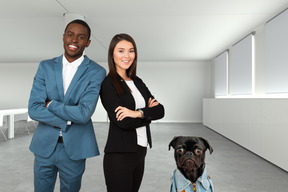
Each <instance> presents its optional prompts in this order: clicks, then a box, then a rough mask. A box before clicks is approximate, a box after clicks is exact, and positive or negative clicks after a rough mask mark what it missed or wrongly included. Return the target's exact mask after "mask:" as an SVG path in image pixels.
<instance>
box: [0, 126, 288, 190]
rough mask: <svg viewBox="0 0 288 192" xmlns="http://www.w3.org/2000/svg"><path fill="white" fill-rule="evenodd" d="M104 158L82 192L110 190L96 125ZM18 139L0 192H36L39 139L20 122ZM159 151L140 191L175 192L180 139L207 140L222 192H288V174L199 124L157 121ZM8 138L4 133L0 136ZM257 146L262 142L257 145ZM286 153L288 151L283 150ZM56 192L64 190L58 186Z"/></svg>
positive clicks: (102, 135)
mask: <svg viewBox="0 0 288 192" xmlns="http://www.w3.org/2000/svg"><path fill="white" fill-rule="evenodd" d="M94 125H95V132H96V137H97V140H98V144H99V146H100V151H101V152H102V154H101V155H100V156H98V157H95V158H90V159H88V160H87V165H86V171H85V174H84V176H83V180H82V190H81V191H82V192H100V191H101V192H103V191H106V188H105V182H104V176H103V169H102V158H103V148H104V145H105V142H106V138H107V132H108V124H107V123H94ZM16 126H18V130H17V132H16V136H15V138H14V139H11V140H8V141H3V140H1V141H0V192H32V191H33V159H34V157H33V154H32V153H31V152H30V151H29V149H28V147H29V144H30V141H31V138H32V135H33V127H32V125H31V127H30V130H31V132H32V134H30V135H27V134H25V132H24V130H25V124H24V123H23V124H21V123H19V124H18V125H16ZM151 129H152V138H153V148H152V149H149V150H148V153H147V156H146V169H145V174H144V179H143V182H142V185H141V189H140V192H155V191H159V192H169V188H170V176H171V174H172V171H173V170H174V169H175V167H176V165H175V162H174V157H173V150H171V151H168V144H169V142H170V141H171V139H172V138H173V137H174V136H179V135H187V136H188V135H189V136H201V137H204V138H206V139H207V140H208V141H209V142H210V144H211V145H212V147H213V148H214V152H213V153H212V154H211V155H209V153H207V154H206V162H207V172H208V174H209V175H210V176H211V178H212V180H213V183H214V186H215V190H216V191H217V192H287V191H288V173H287V172H286V171H283V170H282V169H280V168H278V167H276V166H274V165H272V164H270V163H269V162H267V161H265V160H263V159H262V158H260V157H258V156H257V155H255V154H253V153H251V152H249V151H247V150H245V149H244V148H242V147H240V146H238V145H237V144H235V143H233V142H231V141H229V140H227V139H226V138H224V137H222V136H221V135H219V134H217V133H215V132H214V131H212V130H210V129H209V128H206V127H205V126H203V125H202V124H199V123H198V124H197V123H154V124H152V125H151ZM0 138H1V139H2V135H0ZM255 142H257V141H255ZM283 152H285V150H283ZM55 191H59V182H57V184H56V187H55Z"/></svg>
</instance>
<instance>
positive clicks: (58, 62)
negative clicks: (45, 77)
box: [54, 55, 64, 101]
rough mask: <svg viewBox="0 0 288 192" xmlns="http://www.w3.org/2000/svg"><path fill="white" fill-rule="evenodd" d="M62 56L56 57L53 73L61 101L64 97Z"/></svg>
mask: <svg viewBox="0 0 288 192" xmlns="http://www.w3.org/2000/svg"><path fill="white" fill-rule="evenodd" d="M62 58H63V55H62V56H60V57H57V58H56V59H55V65H54V70H55V75H56V84H57V87H58V94H59V96H60V99H61V101H63V98H64V88H63V77H62Z"/></svg>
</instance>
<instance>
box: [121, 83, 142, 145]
mask: <svg viewBox="0 0 288 192" xmlns="http://www.w3.org/2000/svg"><path fill="white" fill-rule="evenodd" d="M125 82H126V84H127V85H128V87H129V88H130V90H131V93H132V95H133V97H134V100H135V110H136V109H140V108H144V107H145V104H146V103H145V100H144V97H143V96H142V95H141V93H140V91H139V90H138V89H137V87H136V86H135V84H134V82H133V81H125ZM136 133H137V144H138V145H140V146H142V147H147V146H148V139H147V132H146V126H143V127H139V128H137V129H136Z"/></svg>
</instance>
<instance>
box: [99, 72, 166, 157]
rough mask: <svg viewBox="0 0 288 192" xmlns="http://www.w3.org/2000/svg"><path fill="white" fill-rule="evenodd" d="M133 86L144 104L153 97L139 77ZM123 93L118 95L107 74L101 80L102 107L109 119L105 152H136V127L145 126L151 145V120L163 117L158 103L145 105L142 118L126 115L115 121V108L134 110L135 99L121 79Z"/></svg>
mask: <svg viewBox="0 0 288 192" xmlns="http://www.w3.org/2000/svg"><path fill="white" fill-rule="evenodd" d="M134 84H135V86H136V87H137V88H138V90H139V91H140V93H141V94H142V96H143V97H144V99H145V102H146V106H147V104H148V100H149V98H154V97H153V96H152V95H151V93H150V91H149V90H148V88H147V87H146V85H145V84H144V83H143V81H142V80H141V79H140V78H138V77H137V78H136V79H135V80H134ZM122 86H123V94H122V95H120V96H118V95H117V94H116V92H115V89H114V86H113V84H112V79H111V77H110V76H109V75H108V76H106V78H105V79H104V81H103V82H102V86H101V91H100V98H101V101H102V104H103V106H104V108H105V109H106V111H107V113H108V117H109V119H110V125H109V133H108V139H107V143H106V146H105V149H104V152H105V153H113V152H136V151H137V134H136V128H138V127H142V126H146V131H147V137H148V143H149V145H150V147H152V141H151V132H150V126H149V124H150V123H151V121H152V120H157V119H161V118H163V117H164V107H163V105H161V104H160V103H159V105H157V106H155V107H152V108H149V107H145V108H142V109H141V110H142V111H143V112H144V118H143V119H141V118H130V117H126V118H124V119H123V120H122V121H117V119H116V113H115V109H116V108H117V107H118V106H123V107H126V108H128V109H131V110H135V101H134V98H133V96H132V94H131V92H130V89H129V87H128V86H127V84H126V83H125V81H122Z"/></svg>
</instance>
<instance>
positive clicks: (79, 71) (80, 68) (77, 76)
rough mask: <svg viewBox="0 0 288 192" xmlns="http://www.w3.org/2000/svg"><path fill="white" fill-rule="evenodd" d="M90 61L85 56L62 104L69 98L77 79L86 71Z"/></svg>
mask: <svg viewBox="0 0 288 192" xmlns="http://www.w3.org/2000/svg"><path fill="white" fill-rule="evenodd" d="M89 61H90V59H89V58H88V57H86V56H85V58H84V60H83V62H82V63H81V64H80V65H79V67H78V69H77V71H76V73H75V75H74V77H73V79H72V81H71V83H70V85H69V87H68V89H67V91H66V94H65V96H64V103H66V101H67V99H68V98H69V96H70V94H71V92H72V90H73V87H74V86H75V85H76V83H77V82H78V80H79V78H80V77H81V76H82V74H83V73H84V72H85V71H86V69H87V68H88V66H87V65H88V63H89Z"/></svg>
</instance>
